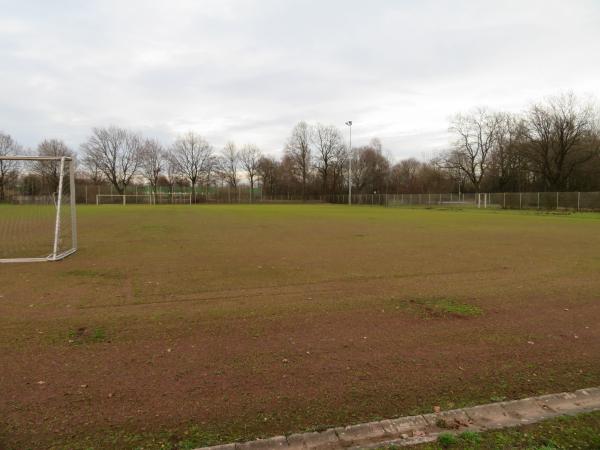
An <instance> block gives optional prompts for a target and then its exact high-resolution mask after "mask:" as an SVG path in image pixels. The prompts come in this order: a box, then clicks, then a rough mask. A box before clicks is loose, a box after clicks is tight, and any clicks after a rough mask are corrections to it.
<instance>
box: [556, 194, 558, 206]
mask: <svg viewBox="0 0 600 450" xmlns="http://www.w3.org/2000/svg"><path fill="white" fill-rule="evenodd" d="M556 209H557V210H558V192H556Z"/></svg>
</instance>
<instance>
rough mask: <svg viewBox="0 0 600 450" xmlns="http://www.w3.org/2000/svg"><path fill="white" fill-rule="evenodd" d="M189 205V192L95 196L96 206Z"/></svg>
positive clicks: (190, 198) (190, 195)
mask: <svg viewBox="0 0 600 450" xmlns="http://www.w3.org/2000/svg"><path fill="white" fill-rule="evenodd" d="M191 203H192V194H190V193H189V192H172V193H156V194H98V195H96V205H185V204H191Z"/></svg>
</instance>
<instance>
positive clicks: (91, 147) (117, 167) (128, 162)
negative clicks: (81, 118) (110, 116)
mask: <svg viewBox="0 0 600 450" xmlns="http://www.w3.org/2000/svg"><path fill="white" fill-rule="evenodd" d="M142 145H143V142H142V139H141V138H140V136H139V135H137V134H135V133H133V132H131V131H129V130H126V129H124V128H118V127H114V126H111V127H108V128H93V129H92V135H91V136H90V137H89V138H88V140H87V142H85V143H84V144H83V145H82V146H81V148H82V150H83V153H84V155H85V156H84V157H85V158H86V160H88V161H89V160H93V161H95V164H97V165H98V168H99V169H100V170H101V171H102V173H103V174H104V176H105V177H106V178H107V179H108V181H110V183H111V184H112V185H113V186H114V188H115V189H116V190H117V192H118V193H119V194H121V195H122V194H124V193H125V189H126V188H127V186H128V185H129V184H130V183H131V180H132V178H133V176H134V175H135V174H136V173H137V171H138V169H139V166H140V160H141V159H140V153H141V149H142Z"/></svg>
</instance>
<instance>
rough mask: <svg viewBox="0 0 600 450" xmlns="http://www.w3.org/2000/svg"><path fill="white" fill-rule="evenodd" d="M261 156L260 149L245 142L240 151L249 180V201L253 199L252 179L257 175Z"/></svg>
mask: <svg viewBox="0 0 600 450" xmlns="http://www.w3.org/2000/svg"><path fill="white" fill-rule="evenodd" d="M261 157H262V154H261V151H260V149H259V148H258V147H257V146H256V145H253V144H247V145H245V146H244V148H243V149H242V151H241V152H240V161H241V162H242V167H243V168H244V170H245V171H246V175H247V176H248V181H249V182H250V201H253V200H254V181H255V179H256V176H257V171H258V163H259V161H260V158H261Z"/></svg>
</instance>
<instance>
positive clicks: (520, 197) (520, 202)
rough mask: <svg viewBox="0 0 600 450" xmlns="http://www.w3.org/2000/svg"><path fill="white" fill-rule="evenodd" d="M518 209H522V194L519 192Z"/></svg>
mask: <svg viewBox="0 0 600 450" xmlns="http://www.w3.org/2000/svg"><path fill="white" fill-rule="evenodd" d="M519 209H523V193H522V192H519Z"/></svg>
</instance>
